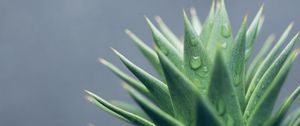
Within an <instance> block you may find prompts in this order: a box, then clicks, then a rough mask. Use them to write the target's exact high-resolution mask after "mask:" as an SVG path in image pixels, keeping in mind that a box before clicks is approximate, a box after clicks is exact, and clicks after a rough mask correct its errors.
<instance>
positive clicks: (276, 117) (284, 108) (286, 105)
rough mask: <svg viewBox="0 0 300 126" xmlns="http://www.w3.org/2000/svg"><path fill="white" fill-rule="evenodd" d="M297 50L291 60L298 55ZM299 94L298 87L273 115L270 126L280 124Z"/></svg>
mask: <svg viewBox="0 0 300 126" xmlns="http://www.w3.org/2000/svg"><path fill="white" fill-rule="evenodd" d="M299 51H300V50H299V49H298V50H295V51H294V52H293V54H292V56H294V57H293V58H296V57H297V56H298V54H299ZM299 94H300V86H298V87H297V88H296V90H295V91H294V92H293V93H292V94H291V95H290V96H289V97H288V98H287V99H286V100H285V101H284V102H283V103H282V105H281V106H280V108H279V109H278V110H277V112H276V113H275V115H274V117H272V118H271V119H270V120H269V121H268V123H270V125H272V126H279V124H280V123H281V122H282V120H283V118H284V116H285V115H286V113H287V111H288V109H289V108H290V107H291V105H292V103H293V102H294V101H295V100H296V98H297V97H298V96H299Z"/></svg>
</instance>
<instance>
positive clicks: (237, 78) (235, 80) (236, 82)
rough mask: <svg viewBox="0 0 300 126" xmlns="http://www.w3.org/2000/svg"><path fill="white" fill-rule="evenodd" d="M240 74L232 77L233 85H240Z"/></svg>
mask: <svg viewBox="0 0 300 126" xmlns="http://www.w3.org/2000/svg"><path fill="white" fill-rule="evenodd" d="M240 80H241V79H240V76H239V75H236V76H235V77H234V85H235V86H239V85H240Z"/></svg>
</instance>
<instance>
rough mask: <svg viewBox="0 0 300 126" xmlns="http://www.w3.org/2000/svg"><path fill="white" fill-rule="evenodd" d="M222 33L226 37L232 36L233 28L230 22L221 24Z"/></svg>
mask: <svg viewBox="0 0 300 126" xmlns="http://www.w3.org/2000/svg"><path fill="white" fill-rule="evenodd" d="M221 34H222V36H223V37H225V38H228V37H230V36H231V28H230V26H229V25H228V24H223V25H222V26H221Z"/></svg>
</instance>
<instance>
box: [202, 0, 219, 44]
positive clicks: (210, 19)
mask: <svg viewBox="0 0 300 126" xmlns="http://www.w3.org/2000/svg"><path fill="white" fill-rule="evenodd" d="M214 20H215V0H212V5H211V8H210V12H209V15H208V16H207V18H206V20H205V22H204V24H203V28H202V31H201V33H200V39H201V41H202V42H203V45H204V47H207V45H208V43H209V38H210V36H211V34H212V29H213V27H214Z"/></svg>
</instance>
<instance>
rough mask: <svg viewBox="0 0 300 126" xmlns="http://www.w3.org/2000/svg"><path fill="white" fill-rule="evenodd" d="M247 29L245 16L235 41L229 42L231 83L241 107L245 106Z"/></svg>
mask: <svg viewBox="0 0 300 126" xmlns="http://www.w3.org/2000/svg"><path fill="white" fill-rule="evenodd" d="M246 31H247V17H245V18H244V21H243V24H242V26H241V27H240V30H239V32H238V34H237V37H236V39H235V42H234V43H233V44H231V48H230V53H228V54H230V55H229V56H228V57H230V61H229V65H230V70H231V74H233V84H234V85H235V88H236V93H237V96H238V98H239V103H240V106H241V109H242V110H244V107H245V60H244V59H245V43H246Z"/></svg>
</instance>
